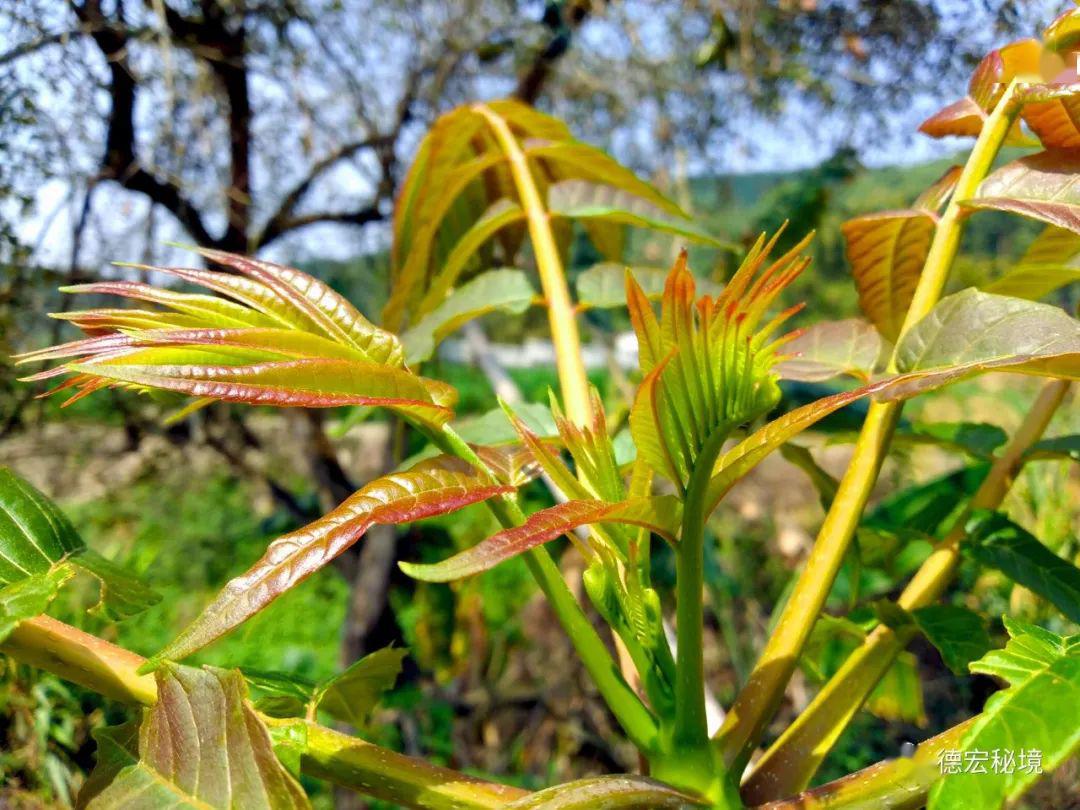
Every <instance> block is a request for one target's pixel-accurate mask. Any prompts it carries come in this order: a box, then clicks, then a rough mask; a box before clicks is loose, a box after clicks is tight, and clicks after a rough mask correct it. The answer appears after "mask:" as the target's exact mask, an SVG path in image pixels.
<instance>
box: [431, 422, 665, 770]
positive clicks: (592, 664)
mask: <svg viewBox="0 0 1080 810" xmlns="http://www.w3.org/2000/svg"><path fill="white" fill-rule="evenodd" d="M430 435H431V438H432V440H433V441H434V442H435V444H436V445H437V446H438V447H439V448H440V449H441V450H443V451H444V452H446V453H449V454H451V455H455V456H457V457H458V458H461V459H464V460H465V461H468V462H469V463H470V464H472V465H473V466H475V467H477V468H478V469H482V470H486V469H487V468H486V467H485V465H484V463H483V461H481V460H480V458H479V457H478V456H477V455H476V453H474V452H473V450H472V448H471V447H469V445H468V444H467V443H466V442H465V440H464V439H462V438H461V437H460V436H459V435H458V434H457V433H456V432H454V430H453V429H452V428H451V427H450V426H449V425H447V426H444V427H443V429H442V431H441V432H440V433H432V434H430ZM488 472H489V473H490V471H488ZM486 503H487V504H488V506H489V507H490V509H491V511H492V513H493V514H494V515H495V517H496V519H497V520H498V521H499V522H500V523H501V524H502V525H503V526H505V527H507V528H509V527H512V526H517V525H520V524H521V523H522V522H523V521H524V520H525V515H524V514H523V513H522V511H521V507H520V506H518V503H517V499H516V498H515V497H513V496H511V495H507V496H503V497H501V498H493V499H491V500H489V501H487V502H486ZM525 562H526V564H527V565H528V567H529V571H530V573H532V575H533V578H534V579H535V580H536V582H537V584H538V585H539V586H540V589H541V590H542V591H543V592H544V596H545V597H547V600H548V603H549V604H550V605H551V608H552V610H553V611H554V612H555V615H556V616H557V617H558V619H559V622H560V624H562V626H563V629H564V630H565V631H566V633H567V635H568V636H569V637H570V640H571V642H572V643H573V645H574V649H575V650H576V651H577V654H578V657H579V658H580V659H581V662H582V664H583V665H584V666H585V669H586V670H587V671H588V673H589V675H590V676H591V677H592V679H593V683H594V684H595V685H596V688H597V689H598V690H599V692H600V695H601V696H602V697H603V698H604V701H605V702H606V703H607V705H608V708H609V709H611V713H612V714H613V715H615V719H616V720H617V721H618V722H619V725H621V726H622V728H623V731H625V732H626V736H627V737H628V738H629V739H630V741H631V742H632V743H634V745H636V746H637V748H638V750H640V751H642V752H648V751H651V750H654V749H655V747H656V742H657V734H658V729H657V724H656V719H655V718H654V717H653V715H652V713H651V712H650V711H649V710H648V708H646V706H645V704H644V703H642V702H641V698H639V697H638V695H637V693H636V692H635V691H634V689H633V688H632V687H631V686H630V685H629V684H628V683H627V681H626V679H625V678H624V677H623V676H622V674H621V672H620V670H619V666H618V664H616V663H615V660H614V659H613V658H612V656H611V654H610V653H609V652H608V650H607V647H606V646H605V644H604V642H603V641H602V640H601V638H600V636H599V635H598V634H597V632H596V630H595V629H594V628H593V626H592V623H591V622H590V621H589V619H588V617H587V616H586V615H585V612H584V611H583V610H582V609H581V605H579V604H578V602H577V599H575V598H574V595H573V593H571V592H570V589H569V588H568V587H567V586H566V582H564V581H563V578H562V574H561V572H560V571H559V567H558V566H557V565H556V564H555V562H554V560H552V559H551V555H550V554H548V553H547V550H546V549H544V548H543V547H540V548H535V549H532V550H531V551H529V552H527V553H526V554H525Z"/></svg>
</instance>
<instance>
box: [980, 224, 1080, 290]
mask: <svg viewBox="0 0 1080 810" xmlns="http://www.w3.org/2000/svg"><path fill="white" fill-rule="evenodd" d="M1076 281H1080V234H1075V233H1073V232H1072V231H1069V230H1066V229H1065V228H1058V227H1055V226H1053V225H1048V226H1047V227H1046V228H1045V229H1043V231H1042V233H1040V234H1039V235H1038V236H1036V237H1035V239H1034V240H1032V242H1031V244H1030V245H1029V246H1028V249H1027V250H1026V251H1025V252H1024V255H1023V257H1021V259H1020V261H1019V262H1018V263H1017V264H1016V266H1015V267H1013V268H1012V270H1010V271H1009V272H1008V273H1006V274H1005V275H1004V276H1002V277H1001V278H999V279H996V280H995V281H991V282H990V283H989V284H986V285H984V286H983V288H982V289H983V290H984V291H985V292H989V293H994V294H995V295H1012V296H1015V297H1017V298H1027V299H1029V300H1032V301H1035V300H1037V299H1039V298H1042V297H1044V296H1046V295H1048V294H1049V293H1052V292H1053V291H1054V290H1056V289H1058V288H1060V287H1063V286H1065V285H1066V284H1072V283H1073V282H1076Z"/></svg>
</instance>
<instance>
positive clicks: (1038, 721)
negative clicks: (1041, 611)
mask: <svg viewBox="0 0 1080 810" xmlns="http://www.w3.org/2000/svg"><path fill="white" fill-rule="evenodd" d="M1005 627H1006V629H1007V630H1008V631H1009V635H1010V639H1009V643H1008V644H1007V645H1006V647H1005V649H1004V650H995V651H993V652H991V653H989V654H988V655H987V656H986V657H985V658H983V659H981V660H979V661H976V662H975V663H973V664H972V665H971V671H972V672H978V673H982V674H985V675H993V676H995V677H998V678H1002V679H1003V680H1005V681H1006V682H1007V683H1008V684H1009V686H1008V688H1006V689H1004V690H1002V691H1001V692H998V693H997V694H995V695H993V696H992V697H991V698H990V699H989V700H988V701H987V702H986V705H985V707H984V709H983V712H982V714H980V715H979V716H978V717H977V718H976V719H975V722H974V723H973V724H972V725H971V726H970V727H969V728H968V730H967V732H966V733H965V734H964V737H963V739H962V740H961V741H960V745H959V746H958V747H959V749H960V750H961V751H985V752H987V753H988V755H989V754H991V753H992V752H996V753H997V754H998V755H999V756H1001V755H1003V754H1004V755H1008V756H1011V759H1012V762H1011V765H1012V767H1001V766H1000V764H999V767H998V768H993V767H985V766H984V767H982V768H981V769H972V770H968V769H964V770H962V771H961V772H960V773H956V774H952V773H950V774H946V775H944V776H943V777H942V778H941V779H940V780H939V781H938V782H937V783H936V784H935V785H934V787H933V788H932V789H931V791H930V803H929V808H930V810H994V808H999V807H1002V806H1003V805H1004V804H1005V802H1006V801H1008V800H1010V799H1014V798H1016V797H1017V796H1019V795H1020V794H1022V793H1023V792H1024V791H1025V790H1027V788H1029V787H1030V786H1031V785H1032V784H1033V783H1034V782H1035V781H1036V780H1038V779H1039V778H1040V776H1041V774H1042V773H1044V772H1045V773H1049V772H1050V771H1052V770H1054V768H1056V767H1057V766H1058V765H1060V764H1061V763H1062V762H1064V761H1065V760H1067V759H1068V758H1069V757H1071V756H1072V755H1073V754H1074V753H1075V752H1076V751H1077V749H1078V748H1080V725H1078V724H1077V723H1075V722H1070V720H1071V718H1074V717H1075V716H1076V706H1078V705H1080V636H1069V637H1065V638H1062V637H1061V636H1056V635H1054V634H1053V633H1050V632H1049V631H1047V630H1043V629H1042V628H1040V627H1033V626H1029V625H1025V624H1022V623H1020V622H1015V621H1012V620H1010V619H1009V618H1008V617H1005ZM987 764H988V765H991V764H992V763H987Z"/></svg>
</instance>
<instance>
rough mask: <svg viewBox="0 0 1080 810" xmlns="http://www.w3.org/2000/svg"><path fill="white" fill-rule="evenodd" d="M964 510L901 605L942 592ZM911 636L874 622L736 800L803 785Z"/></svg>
mask: <svg viewBox="0 0 1080 810" xmlns="http://www.w3.org/2000/svg"><path fill="white" fill-rule="evenodd" d="M1068 390H1069V381H1068V380H1053V381H1051V382H1048V383H1047V384H1046V385H1044V386H1043V388H1042V390H1041V391H1040V393H1039V396H1038V397H1037V398H1036V400H1035V402H1034V403H1033V404H1032V406H1031V409H1030V410H1029V411H1028V413H1027V415H1026V416H1025V417H1024V421H1023V422H1022V423H1021V425H1020V427H1019V428H1018V429H1017V430H1016V432H1015V433H1014V434H1013V436H1012V438H1011V439H1010V441H1009V443H1008V445H1006V447H1005V449H1004V450H1003V451H1002V452H1001V454H1000V455H999V456H998V457H997V458H996V459H995V460H994V463H993V465H991V467H990V470H989V472H988V473H987V475H986V478H985V479H984V480H983V482H982V484H980V486H979V489H978V490H977V491H976V492H975V494H974V496H972V499H971V504H970V506H969V508H968V510H967V511H966V512H965V516H966V515H967V514H968V513H969V512H970V510H972V509H996V508H997V507H998V506H999V505H1000V504H1001V501H1002V500H1003V499H1004V497H1005V495H1006V494H1007V493H1008V491H1009V488H1010V487H1011V486H1012V482H1013V480H1014V479H1015V477H1016V475H1017V473H1018V472H1019V470H1020V468H1021V466H1022V465H1023V458H1024V455H1025V454H1026V453H1027V451H1028V449H1029V448H1030V447H1031V446H1032V445H1033V444H1034V443H1035V442H1037V441H1038V440H1039V439H1040V438H1041V437H1042V435H1043V432H1044V431H1045V430H1046V427H1047V425H1048V424H1049V423H1050V420H1051V419H1052V418H1053V416H1054V413H1055V412H1056V411H1057V409H1058V407H1059V406H1060V405H1061V403H1062V401H1063V400H1064V398H1065V395H1066V393H1067V392H1068ZM965 516H961V517H960V518H958V519H957V521H956V525H955V526H954V528H953V529H952V530H951V531H950V532H949V533H948V534H947V535H946V536H945V538H944V539H943V540H942V541H941V543H939V544H938V546H937V547H936V548H935V549H934V551H933V553H932V554H931V555H930V556H929V557H927V559H926V560H925V561H924V562H923V564H922V566H921V567H920V568H919V570H918V571H917V572H916V574H915V576H914V577H913V578H912V580H911V582H909V583H908V585H907V587H906V588H905V589H904V591H903V593H902V594H901V595H900V598H899V599H898V600H897V601H898V603H899V605H900V606H901V607H903V608H904V609H905V610H916V609H918V608H920V607H925V606H926V605H929V604H931V603H933V602H935V601H936V600H937V599H938V598H940V596H941V595H942V594H943V593H944V591H945V588H946V587H947V586H948V584H949V582H950V581H951V580H952V576H953V573H954V572H955V571H956V566H957V564H958V562H959V559H960V544H961V542H962V541H963V539H964V536H965V535H964V524H965V523H966V520H965ZM914 634H915V633H914V631H913V630H909V629H903V630H899V631H894V630H891V629H890V628H888V627H886V626H885V625H880V626H878V627H876V628H875V629H874V630H873V631H872V632H871V633H870V635H869V636H867V638H866V641H865V642H863V645H862V646H861V647H859V648H858V649H857V650H855V651H854V652H853V653H852V654H851V655H850V656H848V658H847V659H846V660H845V661H844V663H843V665H841V667H840V669H839V670H837V672H836V673H835V674H834V675H833V677H832V678H830V679H829V681H828V683H826V684H825V686H824V687H822V689H821V691H820V692H818V694H817V695H816V696H815V697H814V700H813V701H811V703H810V705H809V706H808V707H807V708H806V710H805V711H803V713H802V714H801V715H799V717H798V718H797V719H796V720H795V722H794V723H792V724H791V725H790V726H788V728H787V729H785V731H784V733H783V734H782V735H781V736H780V738H779V739H778V740H777V741H776V742H775V743H773V745H772V746H771V747H770V748H769V750H768V751H766V752H765V754H764V756H762V757H761V759H760V760H758V762H757V764H756V765H755V767H754V770H753V771H752V772H751V774H750V776H749V777H748V778H747V780H746V782H745V783H744V785H743V798H744V799H746V801H748V802H753V801H765V800H767V799H774V798H777V797H779V796H787V795H790V794H792V793H794V792H796V791H799V790H803V789H804V788H805V787H806V785H808V784H809V783H810V780H811V779H812V778H813V776H814V774H815V773H816V772H817V769H818V767H820V765H821V762H822V761H823V760H824V759H825V756H826V755H827V754H828V753H829V751H830V750H831V749H832V747H833V746H834V745H835V744H836V741H837V739H839V737H840V735H841V733H843V731H844V729H845V728H847V725H848V723H849V722H850V721H851V718H852V717H854V715H855V713H856V712H857V711H858V710H859V708H860V707H861V706H862V704H863V702H864V701H865V700H866V698H867V697H868V696H869V694H870V692H871V691H873V689H874V687H875V686H876V685H877V683H878V681H880V680H881V678H882V677H884V675H885V673H886V672H887V671H888V669H889V667H890V666H892V663H893V661H894V660H895V659H896V656H897V655H898V654H899V653H900V651H901V650H903V649H904V647H906V646H907V644H908V642H909V641H911V638H912V637H913V636H914Z"/></svg>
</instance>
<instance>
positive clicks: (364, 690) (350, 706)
mask: <svg viewBox="0 0 1080 810" xmlns="http://www.w3.org/2000/svg"><path fill="white" fill-rule="evenodd" d="M406 655H407V653H406V651H405V650H402V649H396V648H393V647H387V648H386V649H383V650H376V651H375V652H373V653H370V654H368V655H365V656H364V657H363V658H361V659H360V660H359V661H357V662H356V663H355V664H353V665H352V666H350V667H349V668H348V669H346V670H345V671H344V672H342V673H341V674H340V675H337V676H335V677H334V678H332V679H331V680H329V681H328V682H326V683H325V684H323V685H321V686H320V687H319V690H318V692H317V693H316V696H315V701H316V703H317V705H318V707H319V708H320V709H322V710H323V711H325V712H326V713H327V714H330V715H333V716H334V717H336V718H337V719H339V720H342V721H344V722H346V723H348V724H349V725H351V726H354V727H356V728H359V727H361V726H363V725H364V723H365V722H366V721H367V716H368V715H369V714H370V713H371V710H372V709H374V708H375V704H377V703H378V702H379V698H381V697H382V695H383V693H384V692H386V691H387V690H388V689H390V688H391V687H392V686H393V685H394V682H395V681H396V680H397V677H398V675H399V674H400V673H401V662H402V660H404V658H405V656H406Z"/></svg>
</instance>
